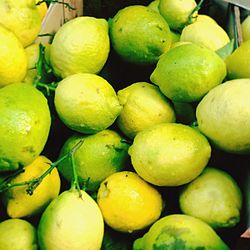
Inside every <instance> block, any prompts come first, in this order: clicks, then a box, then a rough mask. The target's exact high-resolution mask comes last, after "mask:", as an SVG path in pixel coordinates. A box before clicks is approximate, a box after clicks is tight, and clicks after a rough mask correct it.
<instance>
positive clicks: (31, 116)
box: [0, 83, 51, 171]
mask: <svg viewBox="0 0 250 250" xmlns="http://www.w3.org/2000/svg"><path fill="white" fill-rule="evenodd" d="M0 117H1V119H0V171H8V170H15V169H18V168H19V167H22V166H26V165H28V164H30V163H31V162H32V161H33V160H34V159H35V158H36V157H37V156H38V155H39V154H40V153H41V152H42V150H43V148H44V146H45V143H46V141H47V138H48V134H49V130H50V123H51V118H50V111H49V107H48V103H47V99H46V98H45V97H44V96H43V94H42V93H41V92H40V91H38V90H37V89H36V88H35V87H33V86H30V85H27V84H23V83H13V84H11V85H8V86H6V87H4V88H2V89H0Z"/></svg>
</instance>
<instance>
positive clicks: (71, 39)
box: [50, 16, 109, 78]
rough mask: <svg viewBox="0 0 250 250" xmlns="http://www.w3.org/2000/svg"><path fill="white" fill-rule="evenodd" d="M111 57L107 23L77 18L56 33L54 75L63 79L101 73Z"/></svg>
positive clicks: (53, 43) (52, 54)
mask: <svg viewBox="0 0 250 250" xmlns="http://www.w3.org/2000/svg"><path fill="white" fill-rule="evenodd" d="M108 54H109V36H108V23H107V21H106V20H105V19H101V18H94V17H88V16H84V17H77V18H74V19H72V20H70V21H68V22H67V23H65V24H64V25H62V27H61V28H59V30H58V31H57V32H56V35H55V37H54V39H53V42H52V45H51V48H50V62H51V65H52V67H53V70H54V73H55V74H56V75H57V76H60V77H61V78H65V77H67V76H69V75H73V74H76V73H94V74H95V73H98V72H99V71H101V69H102V67H103V66H104V64H105V62H106V60H107V58H108Z"/></svg>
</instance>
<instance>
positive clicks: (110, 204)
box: [97, 171, 163, 233]
mask: <svg viewBox="0 0 250 250" xmlns="http://www.w3.org/2000/svg"><path fill="white" fill-rule="evenodd" d="M97 203H98V205H99V207H100V209H101V211H102V214H103V217H104V221H105V222H106V223H107V224H108V225H109V226H110V227H112V228H113V229H115V230H117V231H121V232H126V233H132V232H133V231H137V230H141V229H143V228H146V227H147V226H149V225H151V224H152V223H153V222H155V221H156V220H157V219H158V218H159V217H160V215H161V211H162V205H163V203H162V198H161V195H160V193H159V192H158V191H157V190H156V189H155V188H154V187H152V186H151V185H149V184H148V183H147V182H145V181H144V180H142V179H141V178H140V177H139V176H138V175H137V174H136V173H133V172H129V171H123V172H118V173H115V174H112V175H111V176H109V177H108V178H107V179H105V180H104V181H103V182H102V184H101V186H100V188H99V190H98V193H97Z"/></svg>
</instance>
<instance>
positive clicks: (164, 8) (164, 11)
mask: <svg viewBox="0 0 250 250" xmlns="http://www.w3.org/2000/svg"><path fill="white" fill-rule="evenodd" d="M195 7H196V2H195V1H194V0H160V3H159V7H158V8H159V11H160V14H161V15H162V16H163V17H164V18H165V20H166V21H167V23H168V25H169V27H170V28H171V29H173V30H181V29H183V28H184V26H185V25H186V24H187V23H188V21H189V20H188V19H189V15H190V14H191V13H192V11H193V10H194V8H195ZM195 16H197V11H196V12H195V13H193V14H192V18H191V21H193V20H194V18H195Z"/></svg>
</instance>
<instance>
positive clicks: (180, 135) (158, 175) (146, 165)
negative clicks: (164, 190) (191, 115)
mask: <svg viewBox="0 0 250 250" xmlns="http://www.w3.org/2000/svg"><path fill="white" fill-rule="evenodd" d="M128 152H129V154H130V156H131V161H132V165H133V167H134V169H135V171H136V172H137V173H138V175H139V176H141V177H142V178H143V179H144V180H146V181H148V182H149V183H152V184H154V185H157V186H178V185H182V184H185V183H188V182H190V181H192V180H193V179H194V178H196V177H197V176H198V175H199V174H200V173H201V172H202V170H203V169H204V168H205V166H206V164H207V162H208V160H209V158H210V153H211V147H210V145H209V143H208V141H207V139H206V137H205V136H203V135H202V134H200V133H199V132H197V131H196V130H195V129H193V128H191V127H189V126H187V125H183V124H176V123H161V124H158V125H154V126H152V127H150V128H148V129H145V130H143V131H141V132H139V133H138V134H137V135H136V137H135V139H134V142H133V144H132V146H131V147H130V148H129V151H128Z"/></svg>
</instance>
